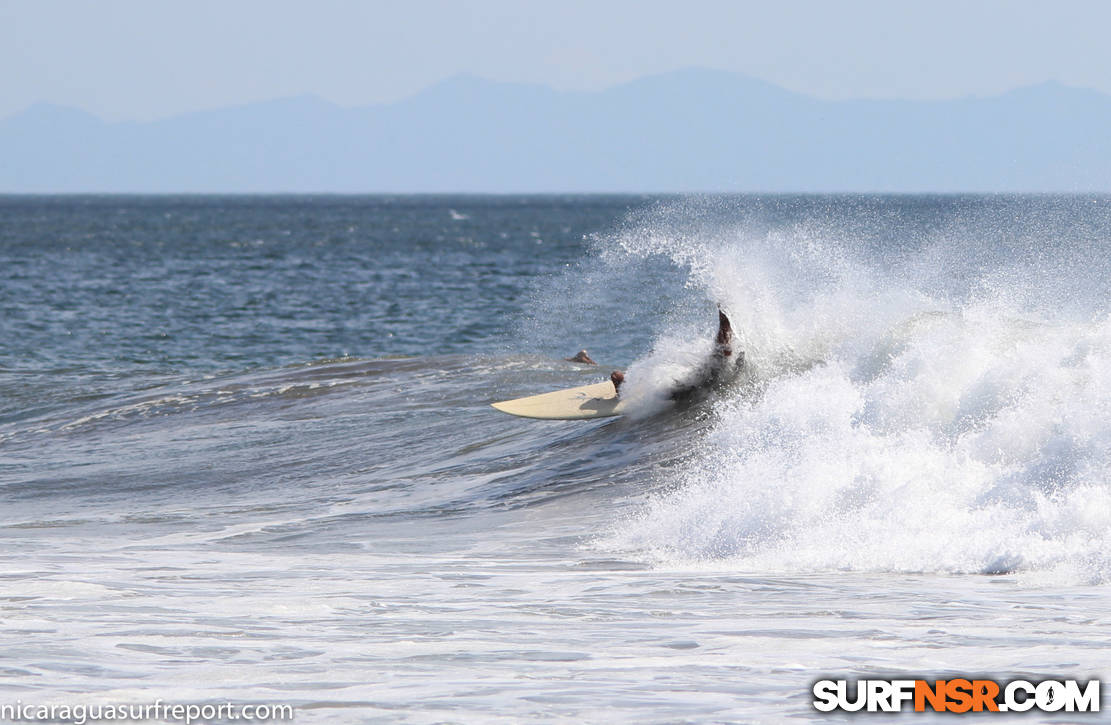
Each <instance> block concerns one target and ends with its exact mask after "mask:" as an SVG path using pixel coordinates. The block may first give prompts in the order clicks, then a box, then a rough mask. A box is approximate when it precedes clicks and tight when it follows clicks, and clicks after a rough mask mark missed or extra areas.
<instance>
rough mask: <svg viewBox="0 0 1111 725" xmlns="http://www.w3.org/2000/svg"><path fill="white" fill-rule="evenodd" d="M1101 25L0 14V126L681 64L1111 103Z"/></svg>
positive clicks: (114, 0) (715, 4)
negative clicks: (47, 112)
mask: <svg viewBox="0 0 1111 725" xmlns="http://www.w3.org/2000/svg"><path fill="white" fill-rule="evenodd" d="M1108 28H1111V2H1092V1H1085V2H1079V1H1074V2H1070V1H1068V0H1065V1H1060V0H1057V1H1055V2H1052V3H1051V2H1027V1H1025V0H1008V1H1003V0H993V1H984V2H976V1H975V0H962V1H961V2H952V1H951V0H932V1H931V2H918V3H913V4H912V3H909V2H892V0H880V1H873V0H855V1H854V0H839V1H837V2H819V1H815V2H798V1H794V0H786V1H776V2H771V0H766V1H765V2H759V3H756V2H742V1H739V0H738V1H730V0H684V2H677V1H676V0H613V1H610V2H606V1H605V0H589V1H586V2H583V1H580V0H558V1H550V2H540V1H538V0H532V1H530V0H475V1H469V0H454V1H451V0H405V1H404V2H400V1H397V0H383V1H377V0H368V1H366V2H352V1H346V0H314V1H313V2H307V1H305V2H292V1H290V0H265V1H260V0H220V1H218V2H213V1H210V0H188V2H184V1H181V2H178V1H174V0H165V1H163V2H151V1H150V0H98V1H97V2H84V1H78V0H72V1H68V2H65V1H62V0H0V69H2V70H0V81H2V82H0V117H6V116H9V115H12V114H13V113H16V112H18V111H21V110H23V109H24V108H26V107H28V106H29V105H31V104H33V103H36V102H39V101H45V102H49V103H55V104H59V105H65V106H73V107H76V108H80V109H83V110H86V111H90V112H92V113H94V114H96V115H98V116H100V117H101V118H104V119H105V120H109V121H121V120H140V121H141V120H150V119H155V118H163V117H167V116H172V115H177V114H180V113H185V112H190V111H198V110H207V109H212V108H220V107H226V106H231V105H238V104H244V103H249V102H253V101H260V100H268V99H273V98H282V97H289V96H296V95H301V94H315V95H317V96H320V97H322V98H324V99H327V100H329V101H332V102H334V103H336V104H339V105H342V106H366V105H371V104H379V103H390V102H394V101H397V100H400V99H402V98H405V97H407V96H410V95H412V94H414V93H417V92H419V91H420V90H422V89H423V88H426V87H428V86H429V85H432V84H434V83H436V82H438V81H441V80H443V79H445V78H450V77H452V76H455V75H458V74H461V73H467V74H472V75H477V76H480V77H483V78H488V79H491V80H498V81H512V82H526V83H539V84H544V85H548V86H552V87H554V88H557V89H561V90H600V89H602V88H606V87H609V86H613V85H616V84H619V83H622V82H626V81H629V80H633V79H635V78H639V77H642V76H646V75H651V74H655V73H662V72H666V71H670V70H676V69H680V68H689V67H704V68H714V69H719V70H726V71H734V72H738V73H743V74H746V75H749V76H752V77H755V78H759V79H762V80H766V81H770V82H772V83H775V84H777V85H780V86H783V87H785V88H788V89H790V90H793V91H798V92H801V93H806V94H809V95H813V96H817V97H821V98H827V99H846V98H903V99H944V98H959V97H965V96H984V95H994V94H998V93H1001V92H1004V91H1007V90H1010V89H1012V88H1016V87H1020V86H1025V85H1031V84H1035V83H1040V82H1044V81H1048V80H1054V81H1058V82H1061V83H1065V84H1067V85H1072V86H1079V87H1085V88H1093V89H1096V90H1099V91H1102V92H1105V93H1109V94H1111V43H1109V42H1108Z"/></svg>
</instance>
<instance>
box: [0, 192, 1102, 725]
mask: <svg viewBox="0 0 1111 725" xmlns="http://www.w3.org/2000/svg"><path fill="white" fill-rule="evenodd" d="M0 211H2V216H0V220H2V221H0V270H2V271H0V311H2V312H3V314H2V315H0V333H2V334H0V497H2V499H3V507H2V509H0V510H2V511H3V514H2V519H0V535H2V536H3V541H4V547H3V549H2V554H0V565H2V570H0V581H2V582H3V588H2V594H0V608H2V611H3V620H4V628H3V632H2V634H0V642H2V644H3V647H2V649H0V652H2V653H3V654H2V655H0V658H2V662H0V673H2V675H3V676H2V679H0V688H2V689H3V692H2V693H0V702H2V701H11V702H14V701H15V700H17V699H19V700H21V701H22V702H36V703H78V702H81V703H146V702H153V701H154V700H156V699H161V700H164V701H168V702H182V703H185V702H190V703H197V702H212V701H232V702H236V703H290V704H292V705H294V706H295V707H296V709H297V715H296V721H297V722H412V723H426V722H427V723H432V722H522V721H525V722H527V721H537V722H582V721H586V722H598V721H619V722H781V721H784V720H787V719H792V720H819V719H821V720H833V721H837V720H838V719H839V716H837V715H828V714H824V713H819V712H818V711H816V710H815V709H814V708H813V706H812V699H813V698H812V696H811V692H810V688H811V686H812V684H813V683H814V682H815V681H816V680H819V679H822V678H826V677H832V678H841V679H845V678H848V679H855V678H881V677H910V678H915V677H926V678H931V679H932V678H945V677H958V676H986V677H991V678H993V679H998V680H1007V679H1014V678H1020V677H1021V678H1025V679H1045V678H1056V679H1064V678H1078V679H1085V680H1086V679H1092V678H1101V677H1103V678H1104V679H1106V676H1107V675H1108V674H1111V673H1109V672H1108V659H1107V655H1106V652H1107V650H1108V648H1109V646H1111V590H1109V589H1108V584H1109V583H1111V554H1109V553H1108V552H1109V550H1111V549H1109V544H1111V477H1109V466H1111V416H1109V415H1108V413H1109V410H1111V305H1109V302H1108V300H1111V281H1109V280H1111V274H1109V272H1111V255H1109V254H1108V251H1107V241H1108V240H1109V239H1111V199H1108V198H1107V197H1102V196H1096V197H1093V196H803V197H793V196H729V197H600V196H585V197H582V196H569V197H562V196H543V197H458V196H453V197H115V196H108V197H4V198H0ZM718 306H720V307H721V308H722V309H724V310H725V311H726V312H727V313H728V314H729V316H730V318H731V319H732V323H733V328H734V331H735V335H736V338H735V342H734V346H735V347H736V348H737V349H738V350H742V351H743V353H744V360H745V366H744V369H743V372H742V374H741V375H740V376H739V377H738V379H737V380H735V381H734V382H733V383H732V384H731V385H730V386H729V387H728V388H726V389H724V390H720V391H716V392H714V393H713V394H712V395H710V396H709V397H707V398H705V399H704V400H699V401H696V402H695V403H693V404H689V405H676V404H674V403H673V402H672V401H670V400H668V396H667V393H668V391H669V390H670V389H671V388H672V387H673V386H674V385H675V384H676V382H677V381H682V380H684V379H686V378H687V377H689V375H690V374H691V372H692V371H693V370H695V369H697V367H698V366H699V365H700V364H702V362H703V361H704V360H705V357H706V355H708V354H709V352H710V350H711V347H712V341H713V333H714V330H715V327H716V310H717V308H718ZM584 347H585V348H587V349H588V350H589V351H590V354H591V356H592V357H594V358H595V359H596V360H598V361H599V362H600V363H601V365H600V366H598V367H592V366H585V365H580V364H577V363H572V362H568V361H566V360H565V358H566V357H568V356H570V355H573V354H574V353H575V352H576V351H577V350H579V349H580V348H584ZM614 368H622V369H625V370H626V372H627V378H626V380H627V382H626V384H625V385H624V386H623V389H622V395H624V396H627V398H628V399H629V408H630V414H629V415H627V416H625V417H622V418H618V419H613V420H603V421H588V422H548V421H527V420H521V419H516V418H512V417H510V416H506V415H502V414H500V413H498V412H497V411H494V410H493V409H491V408H490V407H489V403H490V402H493V401H496V400H503V399H508V398H513V397H519V396H523V395H530V394H534V393H539V392H545V391H548V390H553V389H557V388H561V387H571V386H574V385H582V384H586V383H590V382H595V381H597V380H601V379H604V378H605V377H606V376H608V374H609V371H610V370H611V369H614ZM904 717H905V719H915V720H922V721H927V722H928V721H931V718H930V716H924V715H921V714H913V713H907V714H906V715H905V716H904ZM951 717H952V716H948V717H944V716H938V717H937V719H939V720H945V719H948V718H951ZM1033 717H1034V718H1037V717H1039V716H1033ZM1042 717H1046V718H1048V717H1049V716H1042ZM840 718H841V719H849V718H850V716H848V715H843V716H840ZM1010 718H1011V719H1014V720H1021V721H1024V722H1030V721H1033V720H1032V717H1031V716H1029V715H1027V716H1021V715H1012V716H1010ZM1071 718H1072V719H1071V720H1069V721H1070V722H1071V721H1085V722H1088V721H1098V716H1095V717H1093V716H1081V715H1072V716H1071ZM996 720H999V721H1007V720H1008V716H1003V717H998V716H997V717H996Z"/></svg>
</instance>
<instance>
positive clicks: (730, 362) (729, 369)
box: [610, 307, 745, 400]
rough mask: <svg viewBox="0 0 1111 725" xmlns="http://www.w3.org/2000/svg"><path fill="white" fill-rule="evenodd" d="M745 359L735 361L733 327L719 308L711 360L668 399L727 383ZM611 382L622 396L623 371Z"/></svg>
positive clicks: (614, 376)
mask: <svg viewBox="0 0 1111 725" xmlns="http://www.w3.org/2000/svg"><path fill="white" fill-rule="evenodd" d="M744 359H745V355H744V353H743V352H742V353H740V354H739V355H737V356H736V358H735V359H734V357H733V326H732V325H731V324H730V323H729V318H728V317H727V316H726V315H725V313H724V312H722V309H721V307H718V334H717V336H716V337H715V338H714V351H713V353H712V354H711V355H710V359H709V360H708V361H707V362H706V363H705V364H704V365H703V366H702V368H701V369H700V370H699V371H698V373H697V374H696V375H695V376H694V377H693V380H692V382H689V383H686V384H684V385H681V386H679V387H677V388H675V389H674V390H672V391H671V394H670V395H669V396H668V397H670V398H671V399H672V400H681V399H683V398H688V397H690V396H691V395H692V394H693V393H695V392H697V391H699V390H704V389H706V388H709V387H711V386H713V385H717V384H719V383H722V382H725V381H727V380H729V378H731V377H732V375H733V373H734V372H736V371H737V370H739V369H740V367H741V365H743V364H744ZM610 382H611V383H613V389H614V390H616V391H618V394H620V391H621V384H622V383H623V382H625V373H624V372H623V371H621V370H614V371H613V372H612V373H610Z"/></svg>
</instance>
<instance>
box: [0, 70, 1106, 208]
mask: <svg viewBox="0 0 1111 725" xmlns="http://www.w3.org/2000/svg"><path fill="white" fill-rule="evenodd" d="M0 191H2V192H117V191H118V192H152V193H153V192H563V191H566V192H608V191H614V192H621V191H628V192H653V191H661V192H667V191H677V192H684V191H798V192H807V191H879V192H914V191H1111V96H1107V95H1103V94H1101V93H1098V92H1095V91H1090V90H1083V89H1079V88H1071V87H1066V86H1062V85H1060V84H1057V83H1045V84H1041V85H1036V86H1030V87H1027V88H1020V89H1017V90H1014V91H1011V92H1009V93H1005V94H1003V95H999V96H993V97H989V98H966V99H960V100H949V101H898V100H854V101H826V100H820V99H816V98H811V97H808V96H804V95H799V94H797V93H792V92H790V91H787V90H784V89H782V88H779V87H777V86H774V85H771V84H768V83H764V82H761V81H757V80H753V79H751V78H747V77H745V76H741V75H737V74H733V73H725V72H719V71H709V70H686V71H677V72H674V73H667V74H664V75H658V76H653V77H649V78H643V79H641V80H637V81H634V82H631V83H626V84H624V85H620V86H616V87H613V88H610V89H607V90H604V91H599V92H590V93H585V92H559V91H555V90H552V89H550V88H547V87H543V86H536V85H524V84H514V83H496V82H492V81H486V80H482V79H479V78H474V77H469V76H460V77H456V78H453V79H450V80H447V81H444V82H442V83H439V84H437V85H434V86H432V87H430V88H428V89H427V90H425V91H423V92H421V93H419V94H417V95H415V96H413V97H411V98H409V99H406V100H403V101H400V102H398V103H394V104H389V105H380V106H369V107H365V108H341V107H339V106H336V105H333V104H331V103H328V102H326V101H323V100H321V99H319V98H316V97H313V96H301V97H296V98H288V99H283V100H275V101H269V102H264V103H253V104H249V105H245V106H239V107H235V108H227V109H222V110H216V111H205V112H198V113H190V114H185V115H181V116H175V117H173V118H168V119H164V120H159V121H151V122H146V123H134V122H126V123H106V122H104V121H101V120H100V119H98V118H96V117H95V116H92V115H90V114H88V113H85V112H82V111H79V110H74V109H71V108H63V107H59V106H53V105H48V104H37V105H35V106H32V107H31V108H29V109H27V110H25V111H23V112H22V113H18V114H16V115H14V116H11V117H9V118H6V119H4V120H0Z"/></svg>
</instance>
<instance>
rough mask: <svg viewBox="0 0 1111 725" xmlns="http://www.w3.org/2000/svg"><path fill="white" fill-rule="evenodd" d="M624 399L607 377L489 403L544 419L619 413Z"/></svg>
mask: <svg viewBox="0 0 1111 725" xmlns="http://www.w3.org/2000/svg"><path fill="white" fill-rule="evenodd" d="M622 403H624V401H623V400H621V399H619V398H618V397H617V391H616V390H615V389H614V387H613V383H611V382H610V381H609V380H607V381H605V382H603V383H594V384H593V385H583V386H580V387H577V388H567V389H566V390H556V391H554V392H551V393H543V394H541V395H531V396H529V397H527V398H517V399H516V400H503V401H501V402H500V403H491V404H490V405H492V406H493V407H494V408H496V409H497V410H500V411H501V412H503V413H509V414H510V415H516V416H520V417H522V418H540V419H543V420H586V419H589V418H605V417H608V416H612V415H621V413H622V412H623V411H622V408H623V407H624V406H623V405H622Z"/></svg>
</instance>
